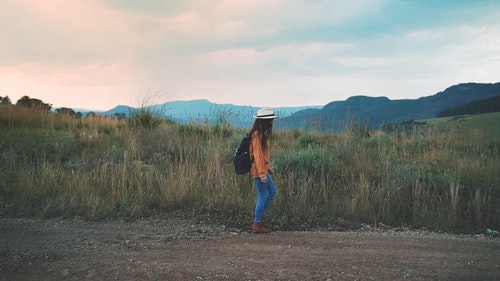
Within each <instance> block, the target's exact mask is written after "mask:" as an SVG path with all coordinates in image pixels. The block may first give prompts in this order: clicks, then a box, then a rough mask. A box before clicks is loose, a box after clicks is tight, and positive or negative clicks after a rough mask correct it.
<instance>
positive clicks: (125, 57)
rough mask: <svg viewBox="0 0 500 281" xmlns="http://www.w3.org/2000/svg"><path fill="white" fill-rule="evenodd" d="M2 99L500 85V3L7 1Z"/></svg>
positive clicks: (333, 95) (253, 96)
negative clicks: (461, 84)
mask: <svg viewBox="0 0 500 281" xmlns="http://www.w3.org/2000/svg"><path fill="white" fill-rule="evenodd" d="M0 28H1V33H0V96H6V95H7V96H9V97H10V99H11V100H12V102H13V103H15V102H16V101H17V100H18V99H19V98H20V97H21V96H24V95H28V96H30V97H34V98H39V99H41V100H43V101H44V102H48V103H51V104H53V105H54V107H60V106H64V107H72V108H86V109H92V110H107V109H110V108H112V107H114V106H115V105H118V104H125V105H130V106H140V105H143V104H152V103H163V102H166V101H173V100H191V99H208V100H210V101H212V102H216V103H233V104H239V105H252V106H303V105H324V104H327V103H328V102H331V101H338V100H345V99H347V98H348V97H350V96H354V95H367V96H387V97H389V98H391V99H405V98H410V99H414V98H418V97H421V96H428V95H433V94H435V93H437V92H440V91H442V90H444V89H445V88H447V87H449V86H451V85H454V84H458V83H463V82H482V83H494V82H500V1H498V0H329V1H327V0H262V1H261V0H182V1H181V0H179V1H177V0H175V1H174V0H156V1H143V0H85V1H81V0H1V1H0Z"/></svg>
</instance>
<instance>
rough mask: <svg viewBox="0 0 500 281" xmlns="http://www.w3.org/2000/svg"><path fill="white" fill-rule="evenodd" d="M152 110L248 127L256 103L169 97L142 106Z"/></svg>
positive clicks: (287, 110)
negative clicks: (159, 101)
mask: <svg viewBox="0 0 500 281" xmlns="http://www.w3.org/2000/svg"><path fill="white" fill-rule="evenodd" d="M321 107H322V106H298V107H277V108H274V111H275V112H276V113H277V114H279V115H280V116H282V117H286V116H291V115H292V114H293V113H295V112H297V111H301V110H307V109H310V108H317V109H319V108H321ZM146 108H147V109H148V110H151V111H152V112H155V113H158V114H160V115H162V116H163V117H165V118H167V119H169V120H172V121H175V122H178V123H181V124H186V123H195V124H202V123H209V124H220V123H222V122H227V124H229V125H231V126H234V127H243V128H246V127H249V126H250V125H251V124H252V122H253V120H254V119H253V115H254V114H255V112H257V110H258V109H259V108H260V107H254V106H243V105H234V104H217V103H212V102H210V101H208V100H204V99H199V100H189V101H170V102H166V103H163V104H157V105H149V106H147V107H146ZM134 110H137V108H133V107H129V106H124V105H119V106H116V107H114V108H113V109H110V110H108V111H104V112H99V114H101V115H115V114H125V115H126V116H130V114H131V113H132V112H133V111H134Z"/></svg>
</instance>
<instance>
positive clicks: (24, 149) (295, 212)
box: [0, 107, 500, 232]
mask: <svg viewBox="0 0 500 281" xmlns="http://www.w3.org/2000/svg"><path fill="white" fill-rule="evenodd" d="M498 116H499V115H498V114H492V115H485V116H471V117H460V118H459V119H455V120H451V119H453V118H451V119H450V121H448V120H445V119H443V120H425V122H426V123H427V124H430V125H431V126H429V127H426V128H425V129H422V128H420V129H414V130H412V131H411V132H406V133H397V132H395V133H391V134H385V133H382V132H379V133H378V134H375V135H373V136H372V137H366V134H360V133H359V132H358V131H356V130H353V131H351V132H347V133H341V134H340V133H339V134H322V133H316V132H306V131H300V130H294V131H280V132H276V134H275V136H274V138H273V140H272V144H273V149H272V153H273V155H272V157H273V159H274V160H273V166H274V167H275V175H274V179H275V182H276V184H277V186H278V190H279V193H278V196H277V198H276V199H275V201H274V202H273V204H272V207H271V208H270V210H269V212H268V213H267V214H266V217H265V220H267V221H268V222H269V223H271V224H272V225H273V226H274V227H276V228H279V229H283V230H290V229H313V228H317V227H321V228H329V227H333V226H339V225H350V224H351V223H369V224H376V223H384V224H387V225H393V226H410V227H418V228H420V227H425V228H428V229H431V230H438V231H456V232H482V231H484V229H485V228H487V227H489V228H495V229H500V219H499V218H500V175H499V173H498V171H500V161H499V159H500V157H499V156H500V152H499V150H500V138H499V136H500V133H499V132H498V128H499V127H500V126H499V125H500V124H499V118H498ZM462 118H463V119H464V120H465V121H461V120H462ZM476 118H479V119H480V120H479V121H477V120H476ZM277 122H279V120H278V121H277ZM448 122H449V123H450V124H452V125H451V126H444V125H443V124H444V123H446V124H447V123H448ZM474 122H475V123H474ZM225 124H227V122H221V124H220V125H214V126H203V125H180V124H175V123H171V122H167V121H165V120H160V119H159V118H157V117H156V116H154V113H151V112H147V111H146V112H142V113H140V114H139V115H136V116H133V117H132V120H130V119H129V120H116V119H111V118H106V117H93V118H82V119H77V118H73V117H68V116H64V115H55V114H49V113H37V112H33V111H28V110H24V109H19V108H17V109H16V108H14V107H9V108H0V179H1V181H0V215H2V216H22V217H33V216H35V217H53V216H66V217H74V216H80V217H84V218H87V219H113V218H132V219H133V218H139V217H147V216H152V215H156V214H159V213H164V212H171V211H182V212H185V213H186V214H189V215H192V216H203V217H205V218H207V219H213V220H216V221H218V222H221V223H225V224H227V225H229V226H238V227H247V226H248V225H249V222H250V218H251V217H252V212H253V208H254V203H255V196H256V194H255V191H254V187H253V182H252V180H251V179H250V178H249V176H237V175H235V173H234V170H233V166H232V155H233V152H234V149H235V148H236V146H237V145H238V143H239V142H240V140H241V137H242V135H243V134H244V133H245V132H244V131H241V130H237V129H234V128H231V127H229V126H227V125H225ZM465 124H467V126H465ZM469 124H475V125H469Z"/></svg>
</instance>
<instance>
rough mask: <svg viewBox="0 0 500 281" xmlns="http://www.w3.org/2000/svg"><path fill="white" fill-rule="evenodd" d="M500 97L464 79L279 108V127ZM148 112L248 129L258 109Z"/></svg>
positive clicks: (322, 126) (430, 110)
mask: <svg viewBox="0 0 500 281" xmlns="http://www.w3.org/2000/svg"><path fill="white" fill-rule="evenodd" d="M499 95H500V82H499V83H492V84H491V83H463V84H458V85H454V86H451V87H449V88H447V89H445V90H444V91H442V92H439V93H436V94H435V95H432V96H425V97H421V98H418V99H399V100H391V99H389V98H387V97H369V96H353V97H350V98H348V99H347V100H345V101H333V102H330V103H328V104H326V105H324V106H319V105H318V106H304V107H279V108H274V110H275V112H277V113H278V114H279V115H280V116H282V118H281V119H280V120H279V122H276V123H275V127H276V128H277V129H306V130H307V129H316V130H320V131H340V130H343V129H345V127H346V125H347V124H348V123H349V124H352V123H356V124H363V125H368V126H370V127H372V128H378V127H380V126H381V125H382V124H384V123H398V122H404V121H410V120H421V119H429V118H434V117H436V115H437V114H438V113H439V112H441V111H443V110H446V109H448V108H452V107H456V106H460V105H464V104H467V103H469V102H472V101H476V100H483V99H487V98H490V97H494V96H499ZM147 109H148V110H151V111H153V112H157V113H159V114H161V115H162V116H164V117H166V118H168V119H170V120H172V121H175V122H179V123H197V124H199V123H207V122H208V123H211V124H221V123H224V124H228V125H231V126H235V127H241V128H248V127H249V126H250V125H251V124H252V122H253V114H255V112H256V111H257V110H258V109H259V107H253V106H241V105H233V104H216V103H212V102H210V101H208V100H191V101H172V102H166V103H164V104H160V105H150V106H147ZM134 110H136V109H135V108H131V107H128V106H123V105H121V106H117V107H115V108H113V109H111V110H109V111H106V112H101V113H100V114H103V115H115V114H125V115H129V114H130V113H131V112H132V111H134Z"/></svg>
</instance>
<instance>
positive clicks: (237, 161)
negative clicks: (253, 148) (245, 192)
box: [233, 134, 253, 175]
mask: <svg viewBox="0 0 500 281" xmlns="http://www.w3.org/2000/svg"><path fill="white" fill-rule="evenodd" d="M251 140H252V138H251V137H250V136H249V135H248V134H246V135H245V136H244V137H243V139H242V140H241V143H240V145H239V146H238V148H236V151H235V152H234V158H233V163H234V170H235V172H236V174H237V175H244V174H246V173H248V172H250V168H251V167H252V162H253V157H250V142H251Z"/></svg>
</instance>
